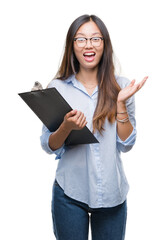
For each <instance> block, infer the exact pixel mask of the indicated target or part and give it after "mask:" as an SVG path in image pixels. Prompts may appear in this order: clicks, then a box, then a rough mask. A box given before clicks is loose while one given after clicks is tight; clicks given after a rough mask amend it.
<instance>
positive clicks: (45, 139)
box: [40, 125, 65, 160]
mask: <svg viewBox="0 0 166 240" xmlns="http://www.w3.org/2000/svg"><path fill="white" fill-rule="evenodd" d="M51 134H52V132H50V131H49V129H48V128H47V127H46V126H45V125H43V128H42V135H41V136H40V142H41V146H42V149H43V150H44V151H45V152H46V153H48V154H55V155H56V157H55V159H56V160H57V159H60V158H61V157H62V155H63V154H64V152H65V145H64V144H63V145H62V147H60V148H58V149H56V150H55V151H53V150H52V149H51V148H50V146H49V137H50V135H51Z"/></svg>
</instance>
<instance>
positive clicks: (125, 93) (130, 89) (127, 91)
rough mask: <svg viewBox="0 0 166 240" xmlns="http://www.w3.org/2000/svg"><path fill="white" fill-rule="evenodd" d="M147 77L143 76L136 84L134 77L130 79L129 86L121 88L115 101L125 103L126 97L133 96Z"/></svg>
mask: <svg viewBox="0 0 166 240" xmlns="http://www.w3.org/2000/svg"><path fill="white" fill-rule="evenodd" d="M147 79H148V77H144V79H143V80H142V81H141V82H139V83H137V84H135V79H134V80H132V81H131V83H130V84H129V86H127V87H125V88H123V89H122V90H121V91H120V92H119V94H118V98H117V103H119V102H123V103H125V101H126V100H127V99H128V98H130V97H131V96H133V95H134V94H135V93H136V92H138V91H139V90H140V89H141V88H142V87H143V85H144V84H145V82H146V80H147Z"/></svg>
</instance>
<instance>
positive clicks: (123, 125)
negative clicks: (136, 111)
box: [117, 77, 148, 141]
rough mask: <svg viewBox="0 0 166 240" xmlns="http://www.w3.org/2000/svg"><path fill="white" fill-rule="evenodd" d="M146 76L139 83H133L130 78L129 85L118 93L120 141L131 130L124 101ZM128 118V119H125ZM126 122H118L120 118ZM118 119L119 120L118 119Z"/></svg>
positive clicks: (127, 135)
mask: <svg viewBox="0 0 166 240" xmlns="http://www.w3.org/2000/svg"><path fill="white" fill-rule="evenodd" d="M147 78H148V77H145V78H144V79H143V80H142V81H141V82H140V83H138V84H136V85H135V80H132V81H131V83H130V84H129V86H127V87H125V88H124V89H122V90H121V91H120V92H119V94H118V99H117V133H118V136H119V137H120V139H121V140H122V141H125V140H126V139H127V138H128V137H129V136H130V134H131V133H132V131H133V126H132V124H131V122H130V119H129V115H128V112H127V108H126V101H127V100H128V99H129V98H130V97H131V96H133V95H134V94H135V93H136V92H137V91H138V90H140V89H141V88H142V87H143V85H144V84H145V82H146V80H147ZM126 118H128V119H126ZM125 119H126V120H127V121H126V122H120V121H121V120H125ZM118 120H120V121H118Z"/></svg>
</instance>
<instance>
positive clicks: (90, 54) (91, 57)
mask: <svg viewBox="0 0 166 240" xmlns="http://www.w3.org/2000/svg"><path fill="white" fill-rule="evenodd" d="M95 55H96V53H95V52H85V53H84V54H83V56H84V59H85V61H87V62H92V61H93V60H94V59H95Z"/></svg>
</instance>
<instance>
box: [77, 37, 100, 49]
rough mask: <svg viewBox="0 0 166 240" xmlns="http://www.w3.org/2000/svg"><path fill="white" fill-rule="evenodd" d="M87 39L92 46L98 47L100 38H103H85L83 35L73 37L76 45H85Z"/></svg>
mask: <svg viewBox="0 0 166 240" xmlns="http://www.w3.org/2000/svg"><path fill="white" fill-rule="evenodd" d="M87 40H90V42H91V44H92V46H94V47H100V45H101V42H102V40H104V38H103V37H91V38H85V37H78V38H74V41H75V42H76V43H77V46H78V47H85V46H86V44H87Z"/></svg>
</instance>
